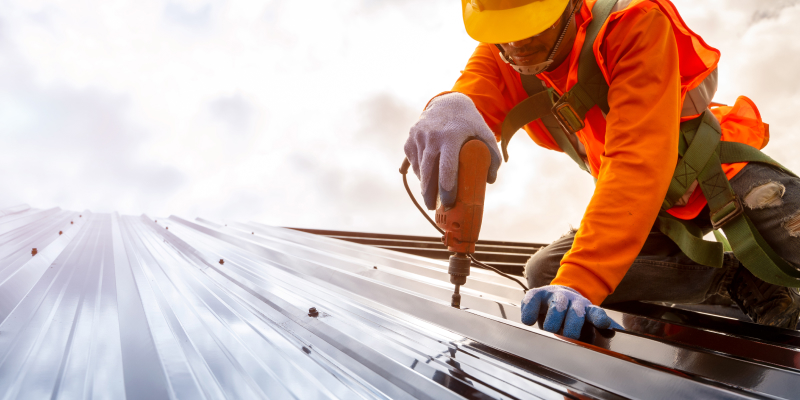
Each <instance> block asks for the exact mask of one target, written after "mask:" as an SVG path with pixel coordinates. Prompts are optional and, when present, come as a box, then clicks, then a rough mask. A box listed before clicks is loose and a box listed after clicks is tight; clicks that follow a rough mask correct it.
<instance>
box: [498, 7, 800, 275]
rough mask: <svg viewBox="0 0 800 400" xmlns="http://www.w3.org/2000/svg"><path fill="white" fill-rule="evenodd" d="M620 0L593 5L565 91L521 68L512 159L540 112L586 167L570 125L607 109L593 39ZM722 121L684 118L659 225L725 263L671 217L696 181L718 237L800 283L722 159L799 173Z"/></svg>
mask: <svg viewBox="0 0 800 400" xmlns="http://www.w3.org/2000/svg"><path fill="white" fill-rule="evenodd" d="M616 2H617V0H598V1H597V3H595V5H594V7H593V9H592V15H593V19H592V21H591V23H590V24H589V26H588V27H587V31H586V40H585V42H584V44H583V47H582V48H581V53H580V58H579V60H578V61H579V63H578V82H577V83H576V84H575V86H573V87H572V88H571V89H570V90H569V91H567V93H565V94H564V95H563V96H561V98H559V99H557V100H556V97H557V94H556V93H555V91H554V90H553V89H548V88H545V87H544V85H543V84H542V83H541V81H539V79H538V78H536V77H535V76H532V75H531V76H529V75H521V79H522V83H523V87H524V88H525V90H526V91H527V92H528V95H529V96H530V97H528V98H527V99H526V100H524V101H522V102H520V103H519V104H518V105H517V106H515V107H514V108H513V109H511V111H509V113H508V116H507V117H506V119H505V121H503V125H502V132H501V141H502V149H503V156H504V158H505V160H506V161H508V151H507V149H506V148H507V146H508V142H509V141H510V140H511V137H512V136H513V135H514V133H516V131H517V130H519V129H520V128H522V127H523V126H525V125H527V124H528V123H530V122H532V121H535V120H537V119H541V120H542V122H543V123H544V125H545V126H546V127H547V129H548V130H549V132H550V134H551V136H552V137H553V139H554V140H555V142H556V143H557V144H558V146H559V147H560V148H561V149H562V150H563V151H564V152H565V153H566V154H567V155H569V156H570V158H572V159H573V160H574V161H575V162H576V163H577V164H578V166H580V167H581V168H582V169H583V170H587V171H588V169H587V168H586V164H585V162H584V160H583V159H582V158H581V157H580V156H579V154H578V151H577V150H576V149H575V147H574V145H573V144H572V142H571V141H570V139H569V137H568V136H567V135H568V132H570V133H573V134H574V133H575V132H577V131H579V130H581V129H583V127H584V120H585V118H586V113H587V112H588V111H589V110H590V109H592V108H593V107H594V106H598V107H599V108H600V109H601V110H602V111H603V112H605V113H608V111H609V106H608V90H609V86H608V83H607V82H606V80H605V77H604V76H603V74H602V72H601V71H600V67H599V66H598V64H597V60H596V59H595V57H594V52H593V49H592V47H593V45H594V42H595V40H596V39H597V35H598V34H599V32H600V29H601V28H602V26H603V25H604V24H605V21H606V19H608V16H609V15H610V14H611V10H612V9H613V8H614V5H615V4H616ZM721 132H722V131H721V128H720V125H719V121H717V119H716V118H715V117H714V115H713V114H712V113H711V111H710V110H706V111H705V112H704V113H703V114H702V115H701V116H700V117H697V118H695V119H692V120H690V121H686V122H683V123H681V128H680V144H679V149H678V150H679V151H678V153H679V157H680V159H679V161H678V164H677V166H676V168H675V172H674V174H673V178H672V182H671V183H670V186H669V189H668V191H667V195H666V197H665V199H664V203H663V205H662V209H661V211H660V212H659V215H658V217H657V223H658V227H659V230H660V231H661V232H662V233H664V234H665V235H667V236H668V237H669V238H670V239H671V240H672V241H674V242H675V243H676V244H677V245H678V247H679V248H680V249H681V251H683V253H684V254H686V255H687V256H688V257H689V258H690V259H692V260H693V261H695V262H697V263H699V264H702V265H706V266H711V267H721V266H722V263H723V250H724V247H723V243H721V242H722V240H718V241H717V242H708V241H705V240H703V235H704V232H703V231H702V229H701V228H699V227H698V226H697V225H695V224H694V223H692V222H691V221H684V220H681V219H678V218H676V217H673V216H672V215H670V214H669V213H667V212H666V210H668V209H670V208H672V207H673V206H674V205H675V204H676V203H677V202H678V201H679V200H680V199H681V198H682V197H683V196H684V195H685V194H686V193H687V191H688V190H689V189H690V188H691V187H692V186H693V185H694V182H695V181H696V182H697V183H698V185H699V186H700V189H701V190H702V191H703V195H704V196H705V197H706V200H707V201H708V206H709V208H710V209H711V215H710V218H711V223H712V224H713V226H714V229H715V236H717V237H718V238H720V239H721V238H722V236H721V235H720V234H719V232H717V231H718V230H720V229H721V230H722V231H723V232H725V235H726V236H727V239H728V241H729V242H730V248H732V249H733V252H734V254H735V255H736V258H737V259H738V260H739V261H740V262H741V263H742V264H743V265H744V266H745V267H747V269H749V270H750V271H751V272H752V273H753V274H754V275H755V276H757V277H758V278H760V279H762V280H764V281H766V282H769V283H772V284H777V285H782V286H789V287H800V269H798V268H796V267H794V266H792V265H791V264H789V263H788V262H787V261H785V260H784V259H782V258H781V257H780V256H778V254H777V253H775V251H774V250H772V248H770V246H769V245H768V244H767V242H766V241H765V240H764V238H763V237H762V236H761V234H759V232H758V230H757V229H756V228H755V226H754V225H753V222H752V221H751V220H750V218H748V217H747V215H746V214H744V209H743V206H742V203H741V201H740V200H739V199H738V198H737V197H736V194H735V192H734V191H733V188H732V187H731V184H730V182H729V181H728V178H727V176H726V175H725V173H724V171H723V170H722V164H730V163H736V162H760V163H764V164H768V165H772V166H774V167H776V168H779V169H781V170H783V171H784V172H786V173H789V174H791V175H792V176H796V175H794V174H793V173H792V172H791V171H789V170H788V169H786V168H785V167H784V166H782V165H781V164H779V163H778V162H776V161H775V160H773V159H772V158H770V157H769V156H767V155H766V154H764V153H762V152H761V151H760V150H758V149H756V148H754V147H751V146H748V145H746V144H743V143H734V142H722V141H721V140H720V139H721V135H722V133H721Z"/></svg>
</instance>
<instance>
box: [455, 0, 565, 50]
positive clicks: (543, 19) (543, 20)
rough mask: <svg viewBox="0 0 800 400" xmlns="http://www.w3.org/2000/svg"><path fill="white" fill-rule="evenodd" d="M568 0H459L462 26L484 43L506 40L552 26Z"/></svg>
mask: <svg viewBox="0 0 800 400" xmlns="http://www.w3.org/2000/svg"><path fill="white" fill-rule="evenodd" d="M568 3H569V0H461V10H462V13H463V16H464V27H465V28H467V33H468V34H469V36H470V37H472V38H473V39H475V40H477V41H479V42H483V43H509V42H514V41H517V40H522V39H526V38H529V37H531V36H534V35H537V34H539V33H542V31H544V30H545V29H547V28H549V27H551V26H553V24H554V23H556V22H557V21H558V18H559V17H560V16H561V14H563V13H564V10H565V9H566V8H567V4H568Z"/></svg>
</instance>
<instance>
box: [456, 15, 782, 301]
mask: <svg viewBox="0 0 800 400" xmlns="http://www.w3.org/2000/svg"><path fill="white" fill-rule="evenodd" d="M595 2H596V0H585V3H584V5H583V7H582V8H581V10H580V12H579V13H578V14H576V20H577V22H578V32H577V37H576V39H575V43H574V45H573V48H572V53H571V55H570V57H569V59H568V60H567V61H565V62H564V63H563V64H562V66H560V67H558V68H556V70H554V71H552V72H547V73H543V74H540V75H539V76H538V77H539V78H540V79H542V80H543V81H545V82H547V84H548V86H550V87H552V88H554V89H555V90H556V91H557V92H558V93H559V94H563V93H564V92H565V91H567V90H569V89H570V88H571V87H572V86H573V85H575V84H576V82H577V76H578V65H577V64H578V62H577V60H578V55H579V53H580V51H581V48H582V47H583V43H584V41H585V38H586V28H587V26H588V25H589V23H590V22H591V20H592V14H591V10H592V7H593V6H594V4H595ZM664 16H665V17H666V19H665V18H664ZM665 21H668V22H665ZM655 28H659V29H661V30H660V31H655V32H653V33H652V35H651V36H646V35H647V34H648V32H650V31H652V30H653V29H655ZM668 31H671V33H672V36H671V37H669V38H664V37H663V35H662V34H664V33H665V32H668ZM636 38H641V40H638V42H642V43H644V42H646V43H648V45H650V44H652V46H654V47H652V48H644V49H643V48H636V47H635V45H631V43H634V44H635V43H637V40H636ZM623 45H629V46H632V49H624V48H620V46H623ZM657 46H669V47H664V48H658V47H657ZM675 47H676V48H677V49H675ZM625 51H629V52H628V53H625ZM593 52H594V56H595V58H596V60H597V64H598V66H599V67H600V69H601V71H602V73H603V75H604V77H605V78H606V81H607V82H608V83H609V86H610V91H609V104H610V106H611V109H610V111H609V114H608V115H607V116H606V115H604V114H603V112H602V111H601V110H600V109H599V108H597V107H595V108H593V109H591V110H589V112H588V113H587V114H586V119H585V121H584V122H585V124H586V126H585V127H584V128H583V129H581V130H580V131H578V132H577V133H576V134H577V137H578V139H579V140H580V142H581V144H582V145H583V147H584V148H585V153H586V155H585V156H586V159H587V164H588V165H589V167H590V169H591V173H592V175H593V176H594V177H595V178H597V179H598V187H597V190H596V192H595V197H593V199H592V203H590V205H589V207H588V208H587V214H586V215H585V216H584V220H583V221H582V222H581V229H580V230H579V231H578V234H577V235H576V239H575V242H574V244H573V248H572V250H570V252H568V253H567V255H565V257H564V259H563V260H562V268H561V269H560V270H559V273H558V276H557V277H556V279H554V280H553V282H552V284H561V285H566V286H570V287H572V288H574V289H576V290H578V291H580V292H581V293H582V294H583V295H584V296H586V297H587V298H589V300H590V301H592V302H593V303H595V304H600V303H601V302H602V300H603V299H604V298H605V297H606V296H607V295H608V294H610V293H611V292H613V290H614V288H615V287H616V285H617V284H618V283H619V281H621V280H622V277H623V276H624V275H625V273H626V272H627V269H628V268H629V267H630V265H631V263H632V262H633V259H634V258H635V257H636V256H637V255H638V253H639V251H640V250H641V247H642V245H643V243H644V240H645V239H646V237H647V232H649V229H650V226H651V225H652V223H653V222H654V220H655V216H656V214H657V213H658V207H653V204H654V203H653V197H654V196H661V199H658V202H660V201H661V200H662V199H663V193H666V188H667V187H668V185H669V179H670V178H671V177H672V172H673V171H674V168H675V164H674V163H675V162H677V146H678V124H679V122H681V121H683V120H689V119H692V118H694V117H696V116H697V115H696V114H694V115H683V116H681V110H682V109H684V108H685V107H684V106H685V105H686V101H687V100H686V99H687V95H689V97H690V98H691V95H690V92H691V91H692V90H693V89H695V88H697V87H698V86H700V85H701V84H703V82H704V81H705V80H706V78H707V77H708V76H709V75H711V74H712V73H713V72H714V71H715V70H716V67H717V62H718V61H719V55H720V54H719V51H717V50H716V49H714V48H712V47H710V46H708V45H707V44H706V43H705V42H704V41H703V40H702V38H700V37H699V36H698V35H697V34H695V33H694V32H692V31H691V30H690V29H689V28H688V27H687V26H686V24H685V23H684V21H683V20H682V19H681V18H680V16H679V14H678V12H677V10H676V9H675V7H674V6H673V5H672V4H671V3H670V2H669V1H667V0H633V1H626V0H620V1H619V2H618V4H617V6H616V10H615V12H613V13H612V14H611V15H610V16H609V18H608V19H607V20H606V21H605V24H604V25H603V27H602V28H601V31H600V34H598V36H597V39H596V41H595V43H594V46H593ZM653 52H663V53H665V54H666V53H669V54H668V55H669V57H672V58H671V59H669V60H668V61H669V62H673V63H676V64H677V71H674V68H672V67H670V70H664V67H663V66H662V65H653V64H652V63H653V59H655V58H657V57H653V55H654V54H655V53H653ZM611 53H613V54H614V55H613V56H609V54H611ZM620 54H622V55H620ZM607 56H608V57H607ZM648 57H650V58H648ZM607 58H608V59H607ZM648 63H649V64H648ZM612 64H613V66H612ZM671 65H675V64H671ZM659 67H660V68H661V69H662V70H664V71H663V72H664V73H663V74H662V75H663V76H664V77H663V80H664V82H655V84H654V83H653V82H651V81H652V80H656V81H657V80H659V79H662V76H661V75H652V74H651V75H652V76H651V75H647V74H643V76H644V78H642V79H645V81H637V79H638V78H637V76H636V73H634V74H632V75H631V73H630V71H631V70H634V69H636V68H639V69H647V68H650V69H658V68H659ZM620 71H623V72H620ZM645 72H646V71H645ZM623 73H627V74H628V75H626V79H627V80H615V77H616V75H618V74H623ZM672 79H677V80H678V82H677V84H672V83H670V82H672V81H671V80H672ZM620 82H622V83H620ZM661 83H663V90H666V92H665V93H664V94H663V96H661V94H660V93H648V94H647V95H648V96H649V97H648V98H649V99H656V100H661V102H660V103H659V104H657V105H654V106H653V108H650V109H649V108H648V107H647V105H646V104H641V102H639V104H636V105H635V106H634V107H630V103H631V102H633V103H636V100H637V98H636V95H637V94H636V91H637V90H654V89H653V87H655V89H656V90H662V88H661V87H659V86H658V84H661ZM637 85H642V86H644V87H645V88H644V89H640V88H639V87H638V86H637ZM647 85H651V86H647ZM672 90H675V92H674V93H673V92H672ZM453 91H458V92H461V93H464V94H466V95H468V96H470V98H472V100H473V102H474V103H475V105H476V106H477V108H478V110H479V111H480V112H481V113H482V115H483V116H484V119H485V120H486V122H487V124H488V125H489V126H490V128H492V129H493V130H494V132H495V133H496V134H497V135H499V133H500V127H501V124H502V122H503V119H504V118H505V116H506V114H507V113H508V111H509V110H510V109H511V108H513V107H514V106H515V105H516V104H518V103H519V102H521V101H522V100H525V99H526V98H527V93H526V92H525V90H524V89H523V87H522V83H521V80H520V76H519V73H517V72H516V71H514V70H513V68H511V66H509V65H507V64H505V62H503V60H502V59H501V58H500V55H499V52H498V50H497V49H496V48H495V47H494V46H493V45H489V44H483V43H482V44H480V45H479V46H478V48H477V49H476V51H475V53H474V54H473V56H472V57H471V58H470V61H469V63H468V64H467V67H466V68H465V70H464V71H462V75H461V77H460V78H459V80H458V81H457V82H456V84H455V86H454V88H453ZM659 107H662V108H661V109H659ZM664 107H666V108H664ZM627 109H635V110H636V112H637V113H638V114H639V115H642V117H641V118H640V117H638V116H637V115H625V113H624V110H627ZM712 112H713V114H714V115H715V116H716V118H717V119H718V120H719V121H720V124H721V127H722V140H723V141H734V142H740V143H745V144H749V145H751V146H753V147H755V148H759V149H760V148H763V146H764V145H765V144H766V142H767V140H768V129H767V126H766V124H763V123H762V121H761V117H760V115H759V113H758V110H757V108H756V107H755V105H754V104H753V103H752V102H751V101H750V100H749V99H747V98H745V97H740V98H739V99H738V100H737V101H736V103H735V104H734V105H733V106H732V107H728V106H722V107H714V108H713V109H712ZM643 114H647V115H643ZM661 114H663V115H664V118H662V119H660V120H659V115H661ZM638 119H641V120H642V121H647V123H648V124H649V125H647V126H646V127H645V128H646V131H647V132H644V133H645V134H643V135H642V137H638V136H637V135H636V134H637V132H625V133H623V134H620V130H621V129H622V128H620V127H626V128H630V127H631V126H633V128H631V129H640V128H641V126H636V123H635V121H637V120H638ZM631 121H633V122H631ZM653 121H656V122H657V123H656V124H655V125H663V126H661V127H659V126H654V124H653V123H652V122H653ZM609 129H612V130H614V129H616V131H614V135H616V136H615V137H613V138H612V139H614V142H613V143H612V142H609V136H608V135H609V132H610V131H609ZM525 130H526V131H527V132H528V135H529V136H530V137H531V138H532V139H533V140H534V141H535V142H536V143H537V144H539V145H540V146H542V147H545V148H548V149H552V150H557V151H560V150H561V149H560V148H559V147H558V145H557V144H556V142H555V141H554V140H553V137H552V135H550V133H549V132H548V131H547V129H546V128H545V126H544V125H543V124H542V122H541V121H534V122H533V123H530V124H528V125H527V126H525ZM622 130H624V129H622ZM629 130H630V129H629ZM656 139H657V140H656ZM634 142H638V143H634ZM651 142H652V145H651ZM631 143H633V145H632V144H631ZM609 146H611V147H609ZM653 146H655V148H654V147H653ZM664 146H667V147H673V149H669V150H667V147H664ZM662 149H664V150H663V151H662ZM631 151H634V152H641V154H640V155H639V156H638V157H639V158H638V159H637V157H636V155H635V154H634V156H633V157H631V156H630V152H631ZM626 152H627V153H626ZM669 152H674V154H675V156H674V158H671V157H672V156H670V158H664V157H663V155H664V154H667V153H669ZM659 155H661V159H663V161H659V162H661V163H662V165H660V166H657V168H654V167H653V165H644V164H643V163H645V164H646V162H647V160H646V159H647V158H653V159H655V158H658V157H656V156H659ZM642 159H644V160H642ZM613 163H616V165H617V167H615V168H618V169H616V170H615V171H622V169H620V168H623V169H624V168H627V170H626V171H627V172H630V171H631V170H632V169H636V168H638V167H639V164H642V165H644V167H647V168H649V169H648V171H650V172H652V175H658V179H657V181H658V185H655V186H658V188H653V189H652V190H651V187H652V186H654V185H651V184H650V183H647V184H644V183H642V182H637V181H631V180H628V181H625V182H623V181H622V180H623V178H619V179H617V176H612V175H614V174H613V173H609V172H608V171H611V169H610V168H611V167H610V166H609V165H611V164H613ZM626 163H627V164H626ZM637 163H638V164H637ZM619 165H622V167H619ZM744 165H746V163H736V164H724V165H723V170H724V172H725V175H726V176H728V178H729V179H730V178H732V177H733V176H734V175H736V173H738V172H739V171H740V170H741V169H742V168H743V167H744ZM604 168H605V172H604ZM609 174H611V175H609ZM628 175H631V174H628ZM619 176H620V177H622V174H620V175H619ZM654 179H655V178H654ZM615 185H616V186H615ZM610 187H615V188H618V189H619V188H630V190H627V189H620V190H619V191H616V192H614V191H612V192H611V193H610V192H609V190H608V188H610ZM636 191H641V192H645V191H652V192H654V193H655V194H654V193H646V194H643V195H642V196H641V197H642V198H645V197H647V198H648V201H647V202H642V203H647V206H643V205H641V204H639V203H640V202H639V201H638V200H637V197H636V196H637V195H636V194H635V193H633V194H632V193H630V192H636ZM622 192H625V193H622ZM599 197H602V199H600V198H599ZM651 203H652V204H651ZM705 204H706V201H705V198H704V197H703V196H702V191H701V190H695V191H694V192H693V193H692V195H691V197H690V198H689V199H688V202H687V204H686V205H685V206H682V207H673V208H672V209H670V210H669V213H670V214H672V215H673V216H675V217H678V218H681V219H691V218H694V217H695V216H697V215H698V214H699V213H700V211H701V210H702V208H703V207H704V206H705ZM651 208H652V209H651Z"/></svg>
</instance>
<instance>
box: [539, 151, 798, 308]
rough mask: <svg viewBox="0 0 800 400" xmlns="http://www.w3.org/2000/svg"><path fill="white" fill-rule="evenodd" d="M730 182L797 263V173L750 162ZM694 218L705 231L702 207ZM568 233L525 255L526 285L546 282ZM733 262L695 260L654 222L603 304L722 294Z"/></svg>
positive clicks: (781, 251)
mask: <svg viewBox="0 0 800 400" xmlns="http://www.w3.org/2000/svg"><path fill="white" fill-rule="evenodd" d="M731 186H732V187H733V190H734V191H735V192H736V195H737V197H739V198H740V199H743V201H742V202H743V203H744V206H745V207H744V211H745V214H747V216H748V217H750V219H751V220H752V221H753V224H755V226H756V227H757V228H758V231H759V232H760V233H761V235H762V236H763V237H764V239H765V240H766V241H767V243H769V245H770V246H771V247H772V248H773V249H774V250H775V251H776V252H777V253H778V255H780V256H781V257H783V259H785V260H786V261H788V262H789V263H791V264H792V265H794V266H795V267H798V268H800V179H798V178H794V177H792V176H790V175H787V174H785V173H784V172H782V171H780V170H778V169H775V168H772V167H770V166H766V165H764V164H760V163H750V164H748V165H747V166H746V167H745V168H744V169H743V170H742V171H741V172H739V174H737V175H736V176H735V177H734V178H733V179H732V180H731ZM698 190H699V189H698ZM695 222H697V223H698V224H699V225H700V226H701V227H703V228H704V230H705V231H707V232H710V231H711V223H710V222H709V214H708V207H706V209H705V210H704V211H703V212H701V213H700V216H698V218H696V219H695ZM574 238H575V231H572V232H570V233H568V234H566V235H564V236H562V237H561V238H560V239H558V240H556V241H555V242H553V243H552V244H550V245H549V246H546V247H543V248H542V249H540V250H539V251H538V252H537V253H536V254H534V255H533V256H532V257H531V258H530V259H529V260H528V262H527V264H526V266H525V273H526V276H527V279H528V285H529V287H531V288H533V287H540V286H545V285H549V284H550V281H552V280H553V278H555V276H556V272H558V268H559V266H560V262H561V259H562V258H563V257H564V254H565V253H566V252H567V251H568V250H569V249H570V248H571V247H572V241H573V239H574ZM738 266H739V261H738V260H736V257H734V256H733V253H726V254H725V261H724V264H723V267H722V268H713V267H707V266H704V265H700V264H697V263H695V262H694V261H692V260H690V259H689V257H687V256H686V255H685V254H683V253H682V252H681V251H680V249H679V248H678V246H677V245H675V244H674V243H673V242H672V241H671V240H670V239H669V238H668V237H666V236H665V235H664V234H662V233H661V232H659V231H658V229H657V228H654V229H653V230H651V232H650V234H649V236H648V238H647V241H646V242H645V244H644V246H643V248H642V251H641V252H640V253H639V256H638V257H637V258H636V260H635V261H634V262H633V264H632V265H631V268H630V269H629V270H628V272H627V273H626V274H625V277H624V278H623V279H622V282H620V284H619V286H617V288H616V290H615V291H614V293H612V294H611V295H610V296H608V298H606V300H605V301H604V302H603V304H612V303H618V302H622V301H630V300H640V301H657V302H669V303H702V302H704V301H705V300H706V299H708V298H710V297H711V296H713V295H715V294H719V295H723V296H727V290H726V289H727V286H728V285H729V284H730V281H731V279H733V274H734V272H735V271H736V269H737V268H738Z"/></svg>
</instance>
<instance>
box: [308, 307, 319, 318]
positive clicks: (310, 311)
mask: <svg viewBox="0 0 800 400" xmlns="http://www.w3.org/2000/svg"><path fill="white" fill-rule="evenodd" d="M308 316H309V317H314V318H317V317H318V316H319V312H318V311H317V308H316V307H311V308H309V309H308Z"/></svg>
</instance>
